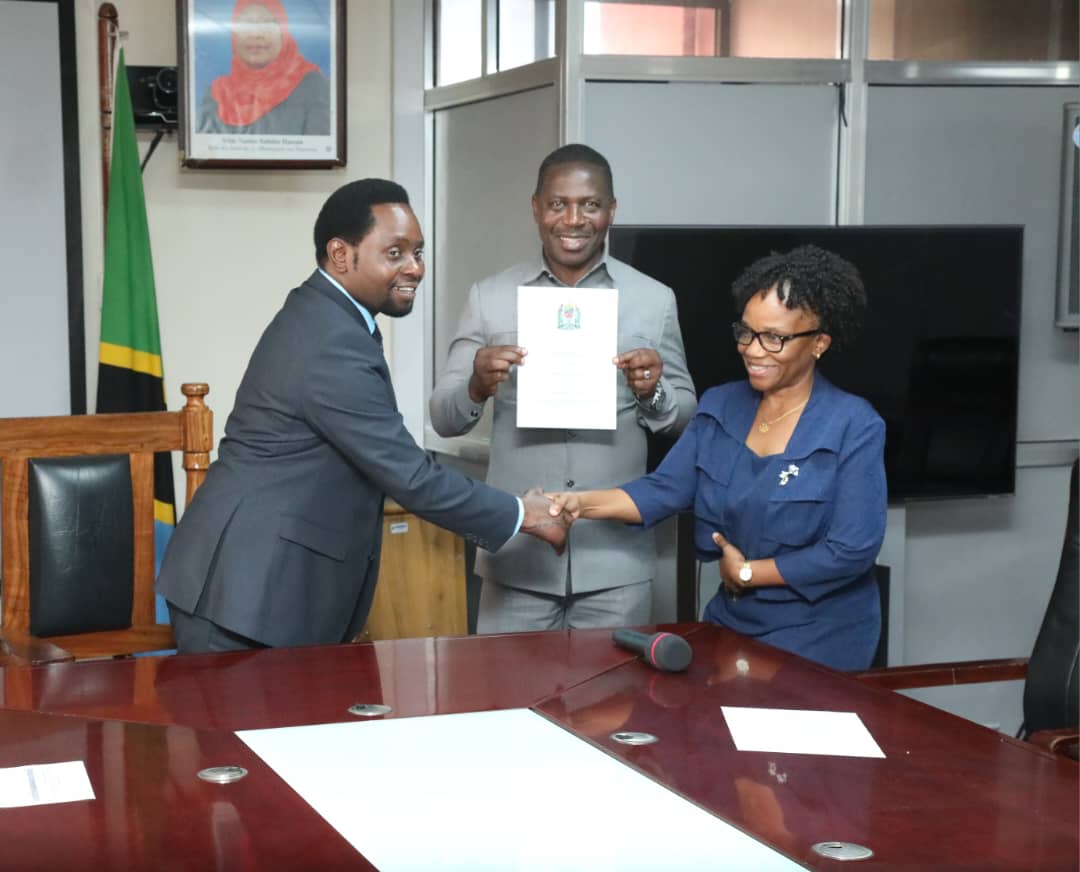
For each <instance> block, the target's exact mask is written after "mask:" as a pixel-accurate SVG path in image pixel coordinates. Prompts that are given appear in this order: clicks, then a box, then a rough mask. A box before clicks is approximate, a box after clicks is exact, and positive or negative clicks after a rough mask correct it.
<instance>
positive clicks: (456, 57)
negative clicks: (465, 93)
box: [435, 0, 484, 85]
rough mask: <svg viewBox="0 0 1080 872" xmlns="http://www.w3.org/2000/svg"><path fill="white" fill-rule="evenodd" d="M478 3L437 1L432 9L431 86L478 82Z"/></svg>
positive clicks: (480, 34) (480, 21)
mask: <svg viewBox="0 0 1080 872" xmlns="http://www.w3.org/2000/svg"><path fill="white" fill-rule="evenodd" d="M482 12H483V3H482V0H439V2H438V3H437V4H436V9H435V84H436V85H452V84H454V83H455V82H464V81H465V80H467V79H478V78H480V75H481V73H482V72H483V70H482V68H481V63H482V57H483V55H482V53H481V46H482V44H483V33H484V29H483V17H482Z"/></svg>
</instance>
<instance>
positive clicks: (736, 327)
mask: <svg viewBox="0 0 1080 872" xmlns="http://www.w3.org/2000/svg"><path fill="white" fill-rule="evenodd" d="M820 332H821V328H820V327H818V328H817V329H816V330H803V331H802V333H789V334H788V335H787V336H784V335H782V334H780V333H758V332H757V330H751V329H750V328H749V327H747V326H746V325H745V324H743V322H742V321H736V322H735V323H733V324H732V325H731V334H732V335H733V336H734V337H735V341H736V342H737V343H738V344H739V345H749V344H750V343H751V342H753V341H754V340H755V339H756V340H757V341H758V343H759V344H760V345H761V347H762V348H764V349H765V350H766V351H772V352H774V353H776V352H780V351H783V350H784V343H785V342H787V341H788V340H789V339H800V338H801V337H803V336H817V335H818V334H819V333H820Z"/></svg>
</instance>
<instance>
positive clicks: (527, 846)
mask: <svg viewBox="0 0 1080 872" xmlns="http://www.w3.org/2000/svg"><path fill="white" fill-rule="evenodd" d="M236 735H237V736H239V738H240V739H241V740H242V741H243V742H244V743H246V744H247V745H248V747H250V748H251V750H252V751H254V752H255V753H256V754H257V755H258V756H259V757H261V758H262V759H263V761H265V762H266V764H267V765H268V766H270V768H271V769H273V770H274V771H275V772H276V773H277V774H278V775H279V776H280V777H281V778H282V779H283V780H284V781H285V782H286V783H287V784H288V785H289V786H290V787H291V788H292V789H293V790H295V791H296V792H297V793H298V794H299V795H300V796H301V797H302V798H303V799H304V801H306V802H307V803H308V804H309V805H310V806H311V807H312V808H313V809H314V810H315V811H316V812H318V813H319V814H320V815H322V817H323V818H325V819H326V821H327V822H328V823H329V824H330V825H331V826H332V827H334V829H336V830H337V831H338V832H339V833H340V834H341V835H342V837H343V838H344V839H346V840H347V841H348V842H349V843H350V844H351V845H353V847H355V848H356V849H357V850H358V851H360V852H361V853H362V854H363V855H364V856H365V857H366V858H367V859H368V860H369V861H370V862H371V863H372V865H374V866H375V867H376V868H378V869H380V870H382V872H417V870H429V869H437V870H439V872H505V870H509V869H512V870H514V872H569V870H574V872H579V870H582V869H588V870H590V872H656V870H658V869H661V870H668V869H678V870H683V869H687V870H689V869H719V868H725V869H740V870H742V869H752V870H754V872H797V870H799V869H802V868H803V867H802V866H800V865H799V864H798V863H795V862H794V861H792V860H790V859H789V858H787V857H785V856H784V855H783V854H780V853H779V852H777V851H776V850H774V849H773V848H771V847H770V846H768V845H766V844H764V843H762V842H759V841H757V840H756V839H754V838H753V837H752V836H749V835H747V834H746V833H744V832H742V831H740V830H739V829H737V828H736V827H734V826H732V825H731V824H729V823H727V822H726V821H724V820H722V819H720V818H719V817H716V816H715V815H712V814H710V813H709V812H707V811H705V810H703V809H701V808H700V807H698V806H696V805H694V804H693V803H692V802H689V801H688V800H686V799H684V798H683V797H681V796H679V795H678V794H676V793H674V792H672V791H671V790H668V789H667V788H666V787H664V786H663V785H661V784H658V783H657V782H655V781H653V780H652V779H651V778H649V777H648V776H646V775H643V774H642V773H641V772H638V771H637V770H636V769H632V768H631V767H629V766H627V765H626V764H625V763H623V762H621V761H620V760H619V759H617V758H616V757H614V756H612V755H610V754H607V753H605V752H604V751H602V750H600V749H599V748H597V747H595V746H593V745H591V744H589V743H588V742H586V741H584V740H582V739H580V738H578V737H577V736H575V735H573V734H572V733H570V732H568V731H567V730H566V729H564V728H563V727H561V726H559V725H558V724H555V723H553V722H551V721H549V720H548V719H547V718H545V717H543V716H541V715H538V714H536V713H535V712H531V711H527V710H524V709H510V710H505V711H493V712H469V713H466V714H452V715H432V716H426V717H414V718H395V719H392V720H387V721H369V722H350V723H339V724H316V725H313V726H305V727H281V728H275V729H268V730H246V731H243V732H239V733H237V734H236ZM661 741H663V738H661ZM552 834H556V835H555V836H553V835H552Z"/></svg>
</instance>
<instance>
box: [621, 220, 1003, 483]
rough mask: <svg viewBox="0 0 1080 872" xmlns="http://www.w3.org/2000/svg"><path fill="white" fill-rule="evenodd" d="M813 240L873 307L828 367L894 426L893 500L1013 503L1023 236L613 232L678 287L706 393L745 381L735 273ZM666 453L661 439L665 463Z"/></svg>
mask: <svg viewBox="0 0 1080 872" xmlns="http://www.w3.org/2000/svg"><path fill="white" fill-rule="evenodd" d="M805 243H813V244H815V245H819V246H821V247H822V248H827V249H829V250H831V251H834V252H836V253H837V254H839V255H841V256H842V257H845V258H847V259H848V260H850V261H851V262H852V263H854V264H855V265H856V266H857V267H858V269H859V272H860V273H861V274H862V278H863V283H864V284H865V286H866V293H867V299H868V309H867V315H866V323H865V326H864V328H863V331H862V334H861V335H860V337H859V338H858V339H857V340H856V341H855V342H854V343H853V344H852V345H850V346H849V347H848V348H846V349H843V350H836V351H835V352H834V351H830V352H829V354H827V355H825V357H824V358H822V361H821V370H822V372H824V373H825V375H826V376H827V377H828V378H829V379H830V380H831V381H832V382H833V383H834V384H836V385H838V386H839V387H841V388H843V389H845V390H847V391H850V392H852V393H855V394H858V395H859V396H862V397H865V398H866V399H867V400H869V401H870V402H871V403H872V404H873V406H874V408H875V409H877V411H878V414H880V415H881V417H882V418H883V419H884V420H885V424H886V445H885V466H886V474H887V476H888V482H889V497H890V499H892V500H900V499H909V498H919V497H922V498H931V497H933V498H942V497H961V496H974V495H985V494H1003V493H1012V492H1013V489H1014V483H1015V469H1016V462H1015V458H1016V391H1017V367H1018V350H1019V336H1020V275H1021V257H1022V250H1023V228H1021V227H1012V226H1008V227H1005V226H992V227H960V226H949V227H871V226H860V227H642V226H615V227H612V228H611V232H610V236H609V245H610V249H611V253H612V254H613V255H614V256H615V257H617V258H618V259H620V260H623V261H625V262H627V263H629V264H631V265H633V266H634V267H636V268H637V269H639V270H641V271H642V272H644V273H647V274H648V275H650V276H652V277H653V278H655V279H658V280H659V281H661V282H663V283H664V284H666V285H669V286H670V287H672V288H673V289H674V291H675V296H676V298H677V300H678V307H679V323H680V325H681V327H682V333H683V340H684V342H685V344H686V355H687V362H688V364H689V367H690V374H691V375H692V376H693V379H694V385H695V387H696V388H697V391H698V395H699V396H700V395H701V394H702V393H703V392H704V391H705V390H706V389H707V388H709V387H712V386H713V385H718V384H722V383H724V382H727V381H732V380H735V379H743V378H745V377H746V372H745V369H744V367H743V364H742V359H741V358H740V357H739V355H738V353H737V352H736V349H735V343H734V341H733V340H732V338H731V331H730V327H729V325H730V324H731V322H732V321H735V320H737V319H738V318H739V316H740V315H741V313H740V312H736V311H735V306H734V303H733V302H732V299H731V285H732V282H733V281H734V280H735V278H736V277H737V276H738V275H739V273H740V272H741V271H742V270H743V269H744V268H745V267H747V266H748V265H749V264H750V263H752V262H753V261H754V260H756V259H757V258H759V257H763V256H764V255H767V254H769V253H770V252H774V251H788V250H790V249H792V248H794V247H795V246H797V245H803V244H805ZM669 445H670V443H667V444H665V443H661V442H659V441H658V442H656V443H655V444H654V445H653V446H652V450H651V451H650V463H651V464H655V463H656V462H657V461H658V460H659V458H660V457H661V456H662V455H663V452H664V451H666V449H667V447H669Z"/></svg>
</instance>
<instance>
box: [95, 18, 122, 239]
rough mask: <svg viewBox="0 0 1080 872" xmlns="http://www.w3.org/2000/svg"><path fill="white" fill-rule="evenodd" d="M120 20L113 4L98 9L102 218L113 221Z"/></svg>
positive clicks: (106, 221)
mask: <svg viewBox="0 0 1080 872" xmlns="http://www.w3.org/2000/svg"><path fill="white" fill-rule="evenodd" d="M119 38H120V16H119V14H118V13H117V11H116V7H115V6H114V5H113V4H112V3H102V4H101V6H99V7H98V108H99V111H100V113H101V179H102V204H103V205H102V213H103V214H102V218H103V220H104V223H105V224H107V223H108V217H109V164H110V163H111V162H112V130H113V89H114V85H115V82H114V79H115V78H116V44H117V42H118V41H119Z"/></svg>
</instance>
